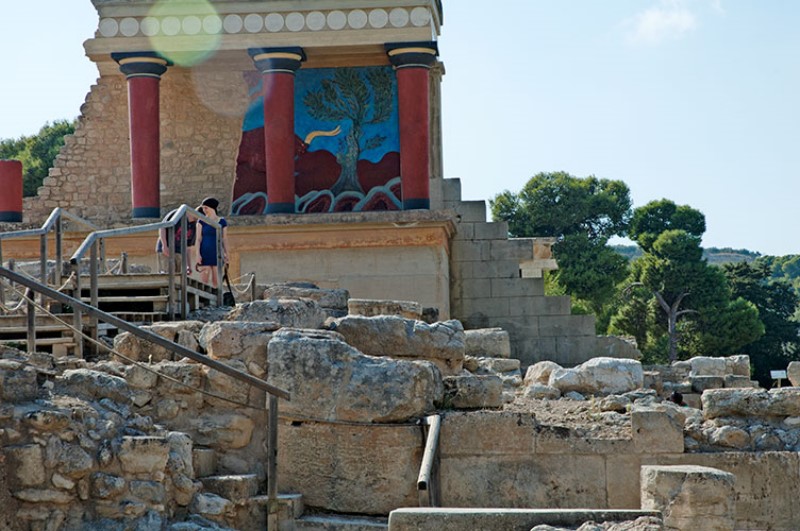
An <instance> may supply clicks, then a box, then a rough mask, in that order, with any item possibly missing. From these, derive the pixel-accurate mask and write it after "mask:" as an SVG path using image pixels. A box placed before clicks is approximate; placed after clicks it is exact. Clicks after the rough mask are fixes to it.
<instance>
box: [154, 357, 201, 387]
mask: <svg viewBox="0 0 800 531" xmlns="http://www.w3.org/2000/svg"><path fill="white" fill-rule="evenodd" d="M153 368H154V369H156V370H157V371H158V372H159V373H160V374H163V375H164V376H169V377H170V378H172V379H173V380H177V381H179V382H181V383H182V384H183V385H180V384H178V383H175V382H174V381H172V380H169V379H167V378H161V377H160V378H159V379H158V391H160V392H161V393H162V394H173V393H174V394H177V395H187V394H192V393H195V392H196V391H197V389H202V388H203V377H204V375H205V371H204V370H203V369H204V367H203V365H200V364H198V363H194V362H190V361H188V360H187V361H162V362H160V363H158V364H157V365H155V366H154V367H153Z"/></svg>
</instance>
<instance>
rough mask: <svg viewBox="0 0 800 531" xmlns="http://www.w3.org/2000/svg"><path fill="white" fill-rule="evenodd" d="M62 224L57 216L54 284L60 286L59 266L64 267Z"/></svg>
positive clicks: (61, 279)
mask: <svg viewBox="0 0 800 531" xmlns="http://www.w3.org/2000/svg"><path fill="white" fill-rule="evenodd" d="M62 231H63V226H62V224H61V216H59V217H58V219H57V220H56V241H55V246H56V276H55V279H56V286H59V287H60V286H61V283H62V282H63V278H62V274H61V273H62V270H61V268H62V267H64V247H63V246H64V240H63V234H62Z"/></svg>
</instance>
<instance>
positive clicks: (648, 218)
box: [628, 199, 706, 251]
mask: <svg viewBox="0 0 800 531" xmlns="http://www.w3.org/2000/svg"><path fill="white" fill-rule="evenodd" d="M672 229H679V230H683V231H685V232H687V233H688V234H690V235H693V236H698V237H700V236H702V235H703V233H704V232H705V231H706V217H705V216H704V215H703V213H702V212H700V211H699V210H695V209H694V208H692V207H690V206H688V205H676V204H675V203H674V202H672V201H670V200H669V199H660V200H658V201H650V202H649V203H647V204H646V205H645V206H643V207H639V208H637V209H636V210H634V212H633V218H632V219H631V222H630V227H629V229H628V235H629V236H630V237H631V239H633V240H635V241H636V243H638V244H639V246H640V247H641V248H642V249H643V250H644V251H649V250H650V248H651V247H652V246H653V243H654V242H655V240H656V238H658V237H659V235H660V234H661V233H662V232H664V231H667V230H672Z"/></svg>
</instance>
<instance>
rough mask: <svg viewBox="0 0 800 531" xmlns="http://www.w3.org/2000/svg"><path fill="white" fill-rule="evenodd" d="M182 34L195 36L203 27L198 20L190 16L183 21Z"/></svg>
mask: <svg viewBox="0 0 800 531" xmlns="http://www.w3.org/2000/svg"><path fill="white" fill-rule="evenodd" d="M182 26H183V32H184V33H185V34H186V35H197V34H198V33H200V30H201V29H202V27H203V23H202V22H200V19H199V18H197V17H196V16H194V15H192V16H189V17H186V18H184V19H183V24H182Z"/></svg>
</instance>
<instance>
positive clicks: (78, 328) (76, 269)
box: [72, 260, 83, 358]
mask: <svg viewBox="0 0 800 531" xmlns="http://www.w3.org/2000/svg"><path fill="white" fill-rule="evenodd" d="M72 269H73V273H75V293H74V297H75V298H76V299H77V300H81V290H82V289H83V288H82V287H81V262H80V260H79V261H78V262H77V263H76V264H74V265H73V266H72ZM72 327H73V328H74V329H75V331H74V332H73V337H74V338H75V356H76V357H78V358H82V357H83V317H82V315H81V309H80V308H79V307H74V308H72Z"/></svg>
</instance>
